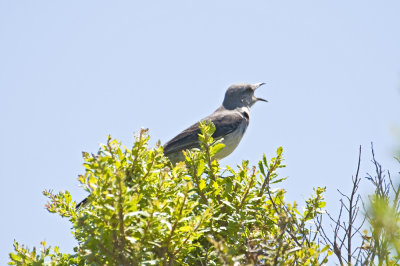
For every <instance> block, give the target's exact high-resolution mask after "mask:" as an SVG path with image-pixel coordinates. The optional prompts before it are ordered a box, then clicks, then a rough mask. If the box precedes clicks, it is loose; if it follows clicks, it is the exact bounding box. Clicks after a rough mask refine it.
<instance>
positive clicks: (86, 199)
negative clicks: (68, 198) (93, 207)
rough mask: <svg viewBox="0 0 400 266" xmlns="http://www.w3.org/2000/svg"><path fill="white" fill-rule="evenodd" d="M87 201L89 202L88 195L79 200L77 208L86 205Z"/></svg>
mask: <svg viewBox="0 0 400 266" xmlns="http://www.w3.org/2000/svg"><path fill="white" fill-rule="evenodd" d="M87 202H88V197H86V198H84V199H83V200H82V201H81V202H79V203H78V204H77V205H76V208H75V210H78V209H79V208H80V207H83V206H85V205H86V203H87Z"/></svg>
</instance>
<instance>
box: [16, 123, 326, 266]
mask: <svg viewBox="0 0 400 266" xmlns="http://www.w3.org/2000/svg"><path fill="white" fill-rule="evenodd" d="M200 126H201V132H202V134H200V135H199V140H200V142H201V149H200V150H197V149H193V150H190V151H186V152H185V158H186V161H185V162H180V163H177V164H176V165H172V164H171V163H170V162H169V160H168V158H166V157H165V156H164V155H163V148H162V146H160V144H157V145H156V147H154V148H149V147H148V141H149V135H148V132H147V130H141V131H140V132H139V134H138V136H136V137H135V141H134V144H133V147H132V148H131V149H128V148H126V147H124V146H122V145H121V143H119V142H118V141H116V140H113V139H111V138H110V137H108V140H107V143H106V144H104V145H101V147H100V150H99V151H98V153H97V154H96V155H94V154H92V155H90V154H88V153H83V158H84V161H85V162H84V167H85V168H86V171H85V174H84V175H82V176H80V177H79V178H78V180H79V181H80V183H81V184H82V186H83V188H84V189H85V190H86V191H88V192H89V193H90V195H89V196H88V198H87V200H86V203H85V204H83V205H82V206H80V207H79V208H78V209H76V202H75V201H73V200H72V197H71V195H70V193H69V192H68V191H65V192H59V193H57V194H54V193H52V192H50V191H44V194H45V195H46V196H47V197H48V199H49V202H48V204H47V205H46V208H47V210H48V211H49V212H51V213H57V214H58V215H60V216H61V217H64V218H67V219H69V221H70V222H71V224H72V232H73V235H74V236H75V238H76V240H77V241H78V246H77V247H75V249H74V253H73V254H62V253H60V252H59V250H58V247H57V246H56V247H54V248H51V247H47V246H46V243H42V248H41V251H40V252H39V254H37V251H36V248H34V249H32V250H30V249H28V248H25V247H23V246H20V245H19V244H18V243H17V242H15V243H14V249H15V251H14V253H11V254H10V258H11V261H10V264H13V265H26V264H38V265H41V264H43V263H47V264H51V265H53V264H54V265H55V264H57V265H59V264H61V265H62V264H64V265H86V264H90V265H104V264H111V265H115V264H118V265H159V264H163V265H221V264H224V265H239V264H240V265H242V264H265V265H269V264H280V265H293V264H298V265H304V264H321V263H325V262H326V261H327V258H328V255H330V254H331V251H328V249H329V246H328V245H326V246H320V245H318V241H317V238H318V234H319V228H320V225H319V224H318V223H317V221H316V217H317V216H318V215H320V213H322V209H323V207H324V206H325V202H324V198H323V192H324V191H325V188H316V189H315V190H314V194H313V195H312V196H311V197H310V199H308V200H306V202H305V207H304V211H300V210H299V208H298V205H297V203H296V202H294V203H293V204H289V203H286V202H285V198H284V196H285V193H286V191H285V190H284V189H282V188H278V187H276V186H277V185H278V184H280V183H281V182H282V181H283V180H284V178H280V177H279V176H278V174H277V171H278V169H279V168H282V167H285V165H284V164H283V160H284V159H283V156H282V148H281V147H280V148H278V149H277V152H276V156H275V157H273V158H272V159H270V160H267V158H266V156H265V155H264V156H263V158H262V160H261V161H260V162H259V163H258V167H255V166H253V167H250V166H249V162H248V161H243V162H242V163H241V165H239V166H237V169H236V170H234V169H233V168H231V167H229V166H227V167H226V169H222V168H221V167H220V164H219V162H218V161H217V160H214V159H213V157H214V155H215V154H216V153H217V152H218V151H219V150H220V149H222V148H223V146H224V145H223V144H222V143H220V142H219V141H214V140H213V138H212V137H211V136H212V134H213V132H214V130H215V128H214V125H213V124H211V123H207V124H201V125H200ZM272 186H274V187H272ZM314 224H316V226H314Z"/></svg>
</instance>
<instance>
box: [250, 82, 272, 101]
mask: <svg viewBox="0 0 400 266" xmlns="http://www.w3.org/2000/svg"><path fill="white" fill-rule="evenodd" d="M262 85H265V82H260V83H256V84H254V85H253V88H254V91H255V90H256V89H258V88H259V87H261V86H262ZM253 101H254V102H257V101H262V102H268V101H267V100H265V99H263V98H257V97H255V96H253Z"/></svg>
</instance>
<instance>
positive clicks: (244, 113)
mask: <svg viewBox="0 0 400 266" xmlns="http://www.w3.org/2000/svg"><path fill="white" fill-rule="evenodd" d="M242 115H243V116H244V117H246V119H247V120H249V118H250V117H249V114H248V113H247V112H242Z"/></svg>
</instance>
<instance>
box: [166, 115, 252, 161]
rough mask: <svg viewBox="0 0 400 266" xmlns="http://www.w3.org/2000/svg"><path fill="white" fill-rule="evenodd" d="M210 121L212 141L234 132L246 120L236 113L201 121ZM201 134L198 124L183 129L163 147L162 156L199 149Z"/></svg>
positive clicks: (211, 116) (209, 117)
mask: <svg viewBox="0 0 400 266" xmlns="http://www.w3.org/2000/svg"><path fill="white" fill-rule="evenodd" d="M207 120H209V121H212V122H213V123H214V125H215V132H214V134H213V138H214V139H216V140H217V139H220V138H222V137H224V136H226V135H228V134H229V133H231V132H233V131H235V130H236V129H237V128H238V127H239V126H240V125H241V123H243V122H247V121H246V119H245V118H244V117H243V116H242V115H240V113H236V112H226V113H224V114H223V115H218V116H216V115H214V114H213V115H210V116H208V117H206V118H204V119H202V121H207ZM200 133H201V131H200V128H199V123H196V124H194V125H192V126H191V127H189V128H187V129H185V130H184V131H183V132H181V133H180V134H179V135H177V136H176V137H174V138H173V139H171V140H170V141H168V142H167V143H166V144H165V145H164V154H165V155H167V156H168V154H171V153H175V152H180V151H182V150H186V149H193V148H199V147H200V144H199V134H200Z"/></svg>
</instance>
